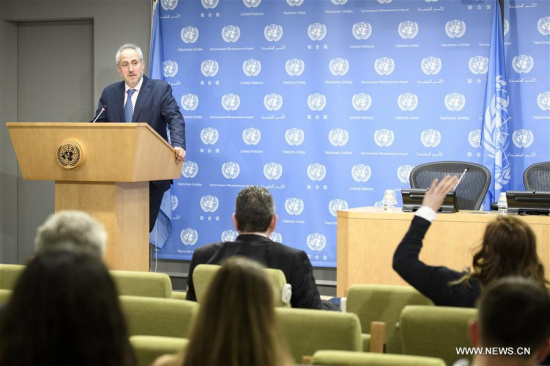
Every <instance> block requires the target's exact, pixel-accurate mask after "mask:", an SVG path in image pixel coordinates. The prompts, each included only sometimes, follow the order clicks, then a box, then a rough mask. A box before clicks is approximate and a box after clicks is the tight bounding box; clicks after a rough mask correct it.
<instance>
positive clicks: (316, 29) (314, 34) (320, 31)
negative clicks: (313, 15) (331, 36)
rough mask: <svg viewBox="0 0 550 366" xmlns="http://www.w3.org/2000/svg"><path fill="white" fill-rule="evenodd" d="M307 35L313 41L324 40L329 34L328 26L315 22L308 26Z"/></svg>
mask: <svg viewBox="0 0 550 366" xmlns="http://www.w3.org/2000/svg"><path fill="white" fill-rule="evenodd" d="M307 35H308V36H309V39H311V40H312V41H322V40H323V38H325V36H326V35H327V26H326V25H324V24H323V23H313V24H310V25H309V27H307Z"/></svg>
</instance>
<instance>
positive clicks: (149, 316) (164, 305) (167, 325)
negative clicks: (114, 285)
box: [120, 296, 199, 338]
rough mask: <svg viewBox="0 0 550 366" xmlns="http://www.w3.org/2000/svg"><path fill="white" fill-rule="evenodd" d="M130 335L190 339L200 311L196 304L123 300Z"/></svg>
mask: <svg viewBox="0 0 550 366" xmlns="http://www.w3.org/2000/svg"><path fill="white" fill-rule="evenodd" d="M120 303H121V306H122V312H123V314H124V316H125V318H126V323H127V324H128V333H129V335H131V336H134V335H151V336H163V337H180V338H188V337H189V334H190V332H191V329H192V327H193V322H194V321H195V318H196V316H197V313H198V311H199V305H198V304H197V303H196V302H194V301H187V300H173V299H159V298H152V297H141V296H120Z"/></svg>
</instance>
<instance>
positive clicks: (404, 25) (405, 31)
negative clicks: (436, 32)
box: [397, 20, 418, 39]
mask: <svg viewBox="0 0 550 366" xmlns="http://www.w3.org/2000/svg"><path fill="white" fill-rule="evenodd" d="M397 31H398V32H399V36H400V37H401V38H403V39H413V38H414V37H416V36H417V35H418V23H417V22H413V21H411V20H407V21H404V22H401V23H399V26H398V27H397Z"/></svg>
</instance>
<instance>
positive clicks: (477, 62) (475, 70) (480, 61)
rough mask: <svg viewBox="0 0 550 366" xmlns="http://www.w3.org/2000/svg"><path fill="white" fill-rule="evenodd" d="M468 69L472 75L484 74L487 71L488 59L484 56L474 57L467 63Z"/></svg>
mask: <svg viewBox="0 0 550 366" xmlns="http://www.w3.org/2000/svg"><path fill="white" fill-rule="evenodd" d="M468 68H469V69H470V71H471V72H472V74H474V75H482V74H486V73H487V71H489V58H488V57H485V56H474V57H472V58H470V60H469V61H468Z"/></svg>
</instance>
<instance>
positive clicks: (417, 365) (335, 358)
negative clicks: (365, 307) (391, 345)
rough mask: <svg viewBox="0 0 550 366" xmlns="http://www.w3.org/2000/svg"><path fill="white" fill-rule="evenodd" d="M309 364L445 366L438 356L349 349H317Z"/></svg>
mask: <svg viewBox="0 0 550 366" xmlns="http://www.w3.org/2000/svg"><path fill="white" fill-rule="evenodd" d="M311 365H319V366H321V365H323V366H445V362H444V361H443V360H442V359H440V358H432V357H422V356H405V355H390V354H382V353H363V352H349V351H317V352H315V353H314V354H313V358H312V360H311Z"/></svg>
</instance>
